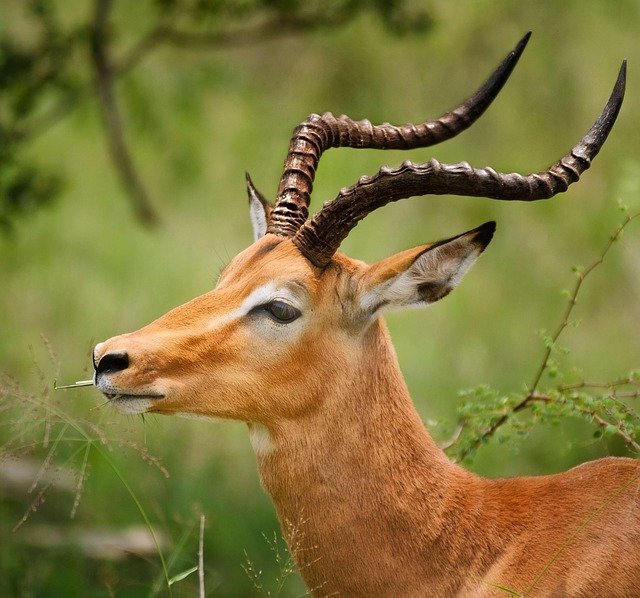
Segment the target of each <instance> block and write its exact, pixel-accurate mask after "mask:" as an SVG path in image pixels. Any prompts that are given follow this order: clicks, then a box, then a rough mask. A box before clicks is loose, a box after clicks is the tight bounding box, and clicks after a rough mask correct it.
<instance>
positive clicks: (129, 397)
mask: <svg viewBox="0 0 640 598" xmlns="http://www.w3.org/2000/svg"><path fill="white" fill-rule="evenodd" d="M103 394H104V396H105V397H107V399H108V401H109V403H110V404H111V405H112V406H113V407H115V408H116V409H117V410H118V411H120V412H121V413H130V414H135V413H145V412H147V411H149V409H150V408H151V406H152V405H153V404H154V402H156V401H159V400H161V399H164V395H159V394H139V395H136V394H126V393H109V392H104V393H103Z"/></svg>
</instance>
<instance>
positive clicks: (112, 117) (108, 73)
mask: <svg viewBox="0 0 640 598" xmlns="http://www.w3.org/2000/svg"><path fill="white" fill-rule="evenodd" d="M111 6H112V0H96V12H95V19H94V26H93V35H92V43H91V50H92V51H91V56H92V58H93V64H94V68H95V74H96V79H95V86H96V93H97V96H98V100H99V102H100V106H101V108H102V113H103V117H104V123H105V126H106V132H107V141H108V144H109V151H110V153H111V158H112V160H113V163H114V165H115V167H116V169H117V170H118V172H119V173H120V177H121V179H122V182H123V184H124V187H125V189H126V190H127V193H128V194H129V197H130V199H131V202H132V204H133V208H134V211H135V213H136V216H137V217H138V219H139V220H140V221H141V222H142V223H143V224H145V225H147V226H150V225H153V224H156V223H157V220H158V217H157V215H156V213H155V211H154V210H153V208H152V207H151V201H150V199H149V194H148V193H147V190H146V189H145V186H144V184H143V182H142V180H141V178H140V176H139V175H138V173H137V171H136V168H135V166H134V164H133V159H132V157H131V154H130V152H129V149H128V147H127V143H126V140H125V136H124V125H123V122H122V116H121V114H120V111H119V109H118V104H117V102H116V98H115V94H114V91H113V75H112V69H111V66H110V64H109V58H108V56H107V47H106V27H107V22H108V17H109V12H110V10H111Z"/></svg>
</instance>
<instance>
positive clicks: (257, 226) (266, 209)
mask: <svg viewBox="0 0 640 598" xmlns="http://www.w3.org/2000/svg"><path fill="white" fill-rule="evenodd" d="M245 176H246V178H247V195H248V196H249V217H250V218H251V226H252V227H253V240H254V241H257V240H258V239H261V238H262V237H264V236H265V235H266V234H267V228H268V226H269V219H270V218H271V210H272V209H273V206H272V205H271V204H270V203H269V201H268V200H267V199H266V198H265V196H264V195H262V193H260V191H258V190H257V189H256V188H255V187H254V186H253V181H252V180H251V177H250V176H249V173H248V172H247V173H246V175H245Z"/></svg>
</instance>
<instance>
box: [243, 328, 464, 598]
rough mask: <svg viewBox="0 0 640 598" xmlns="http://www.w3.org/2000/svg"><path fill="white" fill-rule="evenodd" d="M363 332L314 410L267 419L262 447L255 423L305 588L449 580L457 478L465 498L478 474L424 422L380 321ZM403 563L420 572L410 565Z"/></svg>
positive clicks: (362, 588)
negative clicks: (349, 364) (447, 451)
mask: <svg viewBox="0 0 640 598" xmlns="http://www.w3.org/2000/svg"><path fill="white" fill-rule="evenodd" d="M364 343H365V346H364V347H363V350H362V351H361V352H360V355H361V358H360V361H359V362H358V363H357V364H353V368H348V369H349V371H346V372H341V373H340V375H335V376H333V377H332V384H331V385H328V386H327V388H326V396H324V397H322V408H321V409H319V410H318V411H317V412H316V413H315V414H313V415H310V416H309V417H308V418H307V419H305V420H304V421H302V422H301V421H297V420H296V421H295V422H290V423H287V424H283V425H282V426H280V427H279V428H278V429H276V430H270V431H269V447H268V449H267V448H266V446H265V443H264V442H261V440H260V438H261V434H266V433H265V432H264V431H263V432H261V431H260V430H261V428H258V427H256V426H252V430H251V435H252V441H253V444H254V448H255V449H256V453H257V459H258V468H259V471H260V476H261V480H262V483H263V485H264V487H265V488H266V490H267V491H268V492H269V493H270V495H271V497H272V499H273V501H274V503H275V506H276V509H277V511H278V516H279V518H280V521H281V524H282V528H283V530H284V534H285V537H286V539H287V542H288V544H289V547H290V549H291V552H292V554H293V555H294V557H295V558H296V561H297V563H298V566H299V568H300V572H301V574H302V576H303V577H304V579H305V581H306V582H307V585H308V586H309V588H310V589H311V590H312V591H313V592H314V593H321V594H322V595H325V594H330V593H331V592H334V591H340V593H342V594H347V595H358V594H362V595H365V594H368V595H384V594H385V593H386V592H387V589H388V590H389V592H392V587H395V588H396V589H397V587H398V578H399V577H398V576H399V575H402V576H403V579H406V580H407V584H410V583H411V582H410V581H409V580H410V579H420V580H422V582H424V581H425V580H426V579H428V578H429V577H431V578H433V580H434V581H435V580H436V579H437V578H440V576H441V575H442V574H444V575H446V576H448V577H447V579H448V580H449V582H451V580H452V579H453V577H454V576H452V574H451V568H450V567H453V566H454V560H456V559H458V558H459V552H460V551H459V549H458V548H456V547H455V546H454V544H455V538H452V537H451V533H452V530H450V529H449V530H445V529H444V526H445V521H446V520H449V521H451V519H449V517H450V516H451V514H452V511H455V510H457V511H461V510H463V509H464V510H466V509H468V508H469V507H468V505H467V504H465V503H466V502H467V499H465V497H464V496H461V493H460V492H459V488H460V484H461V483H463V482H464V483H465V485H466V487H465V493H469V499H468V500H472V497H471V495H472V494H473V489H472V488H470V484H471V485H472V484H473V482H474V481H475V480H476V478H474V477H473V476H472V475H471V474H468V473H467V472H465V471H464V470H462V469H460V468H458V467H456V466H454V465H453V464H451V463H450V462H449V460H448V459H447V458H446V456H445V455H444V453H443V452H442V451H441V450H440V449H439V448H438V447H437V446H436V445H435V443H434V441H433V440H432V439H431V437H430V436H429V434H428V433H427V431H426V430H425V428H424V425H423V423H422V421H421V420H420V417H419V415H418V413H417V412H416V410H415V408H414V406H413V404H412V402H411V399H410V397H409V393H408V390H407V387H406V385H405V382H404V380H403V378H402V374H401V373H400V369H399V367H398V364H397V360H396V357H395V352H394V350H393V347H392V345H391V342H390V340H389V338H388V334H387V332H386V327H385V325H384V323H382V322H381V321H379V322H377V323H376V324H374V325H373V326H372V328H371V329H370V330H369V332H368V333H367V337H366V338H365V339H364ZM262 440H263V441H264V438H262ZM462 494H464V493H462ZM445 531H446V532H447V533H446V535H447V539H446V542H445V541H444V540H443V538H444V537H445V533H444V532H445ZM454 533H455V532H454ZM460 533H461V534H462V535H463V536H464V530H460ZM408 535H411V536H413V540H412V544H411V545H410V544H409V543H408V542H407V541H406V539H407V536H408ZM416 536H418V542H417V543H415V539H416ZM466 540H467V541H468V538H467V539H466ZM434 550H437V551H438V558H437V559H434V558H433V555H432V552H433V551H434ZM447 551H449V552H450V553H451V554H449V553H448V552H447ZM416 553H418V555H417V556H418V557H420V554H419V553H424V559H420V558H417V559H416ZM408 563H419V564H420V571H406V570H405V568H406V567H410V566H412V565H409V564H408ZM413 566H415V565H413ZM443 568H444V569H447V568H449V571H448V572H447V571H443ZM414 591H415V592H416V593H419V592H420V588H417V587H416V588H411V587H409V586H408V587H407V588H406V595H410V594H411V593H413V592H414Z"/></svg>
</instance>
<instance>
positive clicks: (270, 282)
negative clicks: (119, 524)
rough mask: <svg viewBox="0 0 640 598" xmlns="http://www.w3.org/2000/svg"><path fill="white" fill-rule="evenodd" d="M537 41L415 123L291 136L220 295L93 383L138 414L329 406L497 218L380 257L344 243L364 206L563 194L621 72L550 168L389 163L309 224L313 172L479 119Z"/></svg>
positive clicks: (434, 137)
mask: <svg viewBox="0 0 640 598" xmlns="http://www.w3.org/2000/svg"><path fill="white" fill-rule="evenodd" d="M527 40H528V35H527V36H525V38H523V40H521V42H520V43H519V44H518V46H517V47H516V48H515V49H514V50H513V51H512V52H511V53H510V54H509V55H507V57H506V58H505V59H504V61H503V62H502V63H501V64H500V66H499V67H498V68H497V69H496V71H495V72H494V73H493V74H492V75H491V76H490V77H489V79H488V80H487V81H486V82H485V84H484V85H483V86H482V87H481V88H480V89H479V90H478V91H477V92H476V93H475V94H474V95H473V96H472V97H471V98H469V100H467V101H466V102H464V103H463V104H461V105H460V106H458V107H457V108H455V109H454V110H452V111H451V112H448V113H446V114H444V115H443V116H441V117H440V118H438V119H435V120H431V121H427V122H424V123H422V124H419V125H405V126H403V127H395V126H392V125H389V124H384V125H380V126H373V125H371V124H370V123H369V122H368V121H359V122H354V121H352V120H351V119H349V118H348V117H346V116H341V117H339V118H335V117H334V116H333V115H331V114H329V113H327V114H324V115H322V116H318V115H312V116H310V117H309V118H308V119H307V120H306V121H305V122H303V123H302V124H301V125H299V126H298V127H297V128H296V129H295V130H294V134H293V138H292V140H291V144H290V147H289V153H288V155H287V158H286V161H285V165H284V172H283V175H282V178H281V181H280V185H279V189H278V194H277V199H276V202H275V204H274V205H272V204H270V203H269V202H268V201H267V200H266V199H265V198H264V197H263V196H262V195H261V194H260V193H259V192H258V191H257V190H256V189H255V188H254V186H253V184H252V182H251V180H250V179H249V177H247V186H248V193H249V205H250V213H251V219H252V223H253V228H254V235H255V242H254V243H253V244H252V245H251V246H250V247H249V248H248V249H246V250H245V251H243V252H242V253H240V254H239V255H237V256H236V257H235V258H234V259H233V260H232V261H231V263H230V264H229V265H228V266H227V268H226V269H225V270H224V272H223V273H222V275H221V276H220V279H219V281H218V284H217V286H216V287H215V288H214V289H213V290H212V291H210V292H208V293H206V294H204V295H202V296H200V297H197V298H196V299H193V300H192V301H189V302H188V303H186V304H184V305H182V306H180V307H177V308H175V309H173V310H172V311H170V312H168V313H167V314H165V315H164V316H162V317H160V318H159V319H157V320H156V321H154V322H152V323H151V324H149V325H147V326H145V327H144V328H141V329H140V330H138V331H136V332H132V333H129V334H123V335H121V336H116V337H114V338H111V339H109V340H107V341H106V342H103V343H100V344H99V345H97V346H96V348H95V351H94V365H95V369H96V374H95V383H96V386H97V387H98V388H99V389H100V390H101V391H102V392H103V393H105V394H106V395H107V396H108V397H110V398H111V399H112V400H113V403H114V405H115V406H116V407H118V408H119V409H121V410H122V411H125V412H129V413H138V412H147V411H150V412H157V413H167V414H176V413H179V414H192V415H203V416H209V417H223V418H231V419H237V420H245V421H252V422H259V423H266V424H268V423H270V422H273V421H276V420H278V419H282V418H295V417H297V416H298V415H300V414H304V413H308V412H311V411H313V410H316V409H319V408H320V407H321V404H322V396H323V389H324V388H326V387H327V385H330V384H334V383H335V382H336V380H339V379H340V377H341V376H344V374H345V372H350V371H353V369H354V368H355V367H356V365H357V362H358V360H359V359H362V358H363V357H362V356H363V353H364V352H366V347H367V343H368V342H372V337H373V336H375V334H376V331H378V330H379V326H378V325H377V322H378V320H379V316H380V314H381V313H382V312H383V311H384V310H387V309H393V308H397V307H409V306H420V305H428V304H430V303H433V302H435V301H437V300H439V299H441V298H443V297H444V296H446V295H447V294H448V293H449V292H450V291H451V290H452V289H453V287H455V286H456V285H457V284H458V282H459V281H460V279H461V278H462V276H463V275H464V274H465V273H466V272H467V271H468V269H469V268H470V267H471V265H472V264H473V262H474V261H475V260H476V259H477V257H478V256H479V255H480V253H481V252H482V251H483V250H484V248H485V247H486V246H487V244H488V243H489V241H490V240H491V237H492V235H493V232H494V230H495V224H494V223H493V222H489V223H486V224H484V225H482V226H480V227H478V228H475V229H473V230H471V231H469V232H466V233H463V234H460V235H457V236H455V237H452V238H450V239H447V240H445V241H440V242H437V243H432V244H426V245H421V246H419V247H416V248H414V249H410V250H408V251H405V252H401V253H399V254H397V255H394V256H392V257H390V258H387V259H385V260H382V261H381V262H378V263H376V264H374V265H371V266H369V265H366V264H364V263H362V262H359V261H356V260H353V259H350V258H348V257H346V256H345V255H343V254H341V253H339V252H338V251H337V250H338V248H339V246H340V243H341V242H342V240H343V239H344V238H345V237H346V236H347V234H348V233H349V231H350V230H351V229H352V228H353V227H354V226H355V225H356V224H357V223H358V222H359V221H360V220H361V219H362V218H364V217H365V216H366V215H367V214H368V213H370V212H371V211H373V210H375V209H377V208H378V207H381V206H383V205H385V204H387V203H389V202H391V201H396V200H398V199H402V198H406V197H410V196H416V195H427V194H445V193H453V194H458V195H471V196H479V197H490V198H494V199H503V200H510V199H519V200H535V199H543V198H547V197H551V196H552V195H555V194H556V193H559V192H562V191H565V190H566V189H567V187H568V185H569V184H570V183H572V182H574V181H576V180H577V179H578V177H579V176H580V174H581V173H582V172H583V171H584V170H585V169H587V168H588V167H589V165H590V161H591V159H592V158H593V157H594V156H595V155H596V154H597V153H598V151H599V150H600V147H601V146H602V144H603V143H604V141H605V139H606V137H607V135H608V133H609V131H610V129H611V127H612V126H613V123H614V121H615V118H616V116H617V113H618V110H619V108H620V104H621V102H622V97H623V94H624V76H625V73H624V71H625V67H624V64H623V67H622V69H621V71H620V74H619V76H618V80H617V82H616V86H615V88H614V91H613V93H612V95H611V97H610V99H609V102H608V103H607V106H606V107H605V109H604V111H603V113H602V115H601V116H600V118H599V119H598V120H597V122H596V123H595V124H594V125H593V127H592V128H591V129H590V130H589V132H588V133H587V134H586V135H585V137H584V138H583V139H582V140H581V141H580V142H579V143H578V144H577V145H576V146H575V147H574V148H573V149H572V150H571V152H570V153H569V154H567V155H566V156H564V157H563V158H561V159H560V160H559V161H558V162H556V163H555V164H554V165H552V166H551V167H550V168H549V169H547V170H545V171H543V172H539V173H535V174H531V175H527V176H522V175H519V174H514V173H512V174H506V175H505V174H500V173H497V172H496V171H494V170H493V169H491V168H484V169H479V170H478V169H473V168H471V167H470V166H469V165H468V164H466V163H464V162H463V163H460V164H456V165H446V164H441V163H439V162H437V161H436V160H431V161H429V162H427V163H424V164H413V163H411V162H405V163H403V165H402V166H400V167H399V168H396V169H389V168H386V167H383V168H382V169H381V170H380V171H379V172H378V174H376V175H375V176H372V177H362V178H361V179H360V180H359V181H358V182H357V183H356V184H355V185H353V186H352V187H349V188H347V189H343V190H342V191H341V192H340V194H339V195H338V197H337V198H336V199H334V200H333V201H332V202H329V203H326V204H325V205H324V207H323V208H322V209H321V210H320V211H319V212H318V213H317V214H315V216H313V218H311V219H308V206H309V201H310V193H311V189H312V184H313V179H314V175H315V170H316V167H317V165H318V161H319V159H320V156H321V154H322V152H323V151H325V150H326V149H328V148H330V147H358V148H375V149H391V148H394V149H399V148H400V149H411V148H416V147H424V146H428V145H432V144H435V143H438V142H441V141H444V140H445V139H448V138H450V137H453V136H454V135H456V134H457V133H459V132H461V131H462V130H464V129H465V128H467V127H468V126H470V125H471V124H472V123H473V122H474V121H475V120H476V119H477V118H478V117H479V116H480V115H481V114H482V113H483V112H484V110H485V109H486V108H487V107H488V105H489V104H490V103H491V101H492V100H493V99H494V98H495V96H496V95H497V94H498V92H499V91H500V89H501V88H502V85H503V84H504V82H505V81H506V79H507V78H508V76H509V74H510V73H511V71H512V69H513V68H514V66H515V64H516V62H517V60H518V58H519V57H520V54H521V53H522V51H523V49H524V46H525V44H526V42H527Z"/></svg>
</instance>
